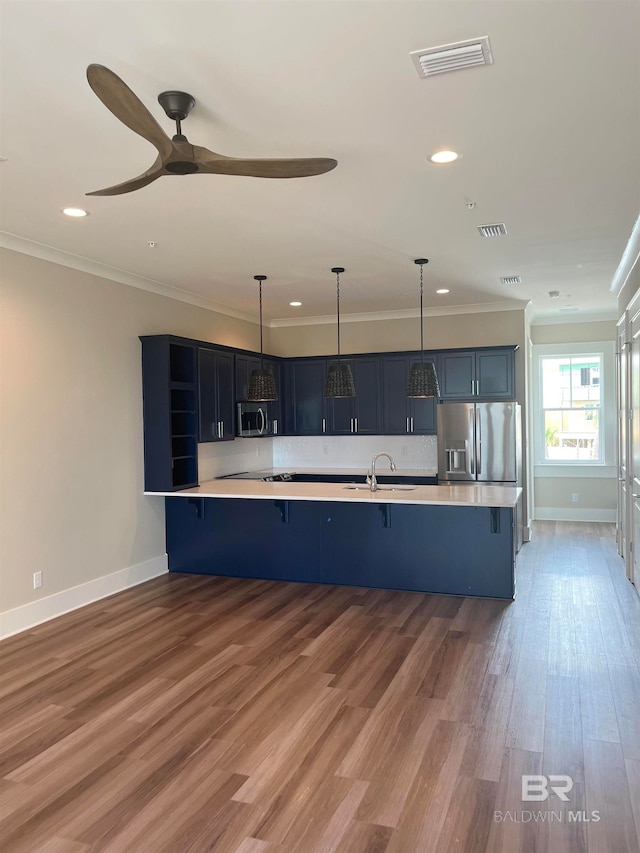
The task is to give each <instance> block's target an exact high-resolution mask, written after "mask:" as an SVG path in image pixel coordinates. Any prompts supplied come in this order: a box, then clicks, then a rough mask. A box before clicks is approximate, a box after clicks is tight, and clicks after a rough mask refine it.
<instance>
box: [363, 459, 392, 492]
mask: <svg viewBox="0 0 640 853" xmlns="http://www.w3.org/2000/svg"><path fill="white" fill-rule="evenodd" d="M381 456H386V457H387V459H388V460H389V467H390V468H391V470H392V471H395V470H396V463H395V462H394V461H393V456H391V454H389V453H385V452H384V451H383V452H382V453H376V454H375V456H374V457H373V459H372V460H371V470H370V471H367V485H368V486H369V487H370V488H371V491H372V492H375V491H377V489H378V481H377V480H376V462H377V460H378V459H380V457H381Z"/></svg>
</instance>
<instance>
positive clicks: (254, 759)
mask: <svg viewBox="0 0 640 853" xmlns="http://www.w3.org/2000/svg"><path fill="white" fill-rule="evenodd" d="M613 532H614V531H613V526H612V525H607V524H584V523H583V524H570V523H562V524H560V523H553V522H541V523H538V524H537V525H536V528H535V534H534V539H533V541H532V542H531V543H529V544H528V545H525V546H524V548H523V549H522V551H521V553H520V555H519V557H518V566H517V597H516V600H515V602H513V603H506V602H500V601H492V600H482V599H470V598H467V599H465V598H452V597H446V596H429V595H422V594H419V593H406V592H389V591H385V590H368V589H357V588H352V587H349V588H348V587H323V586H316V585H304V584H292V583H275V582H274V583H271V582H265V581H250V580H237V579H225V578H212V577H201V576H186V575H185V576H180V575H169V576H164V577H162V578H158V579H157V580H154V581H151V582H149V583H146V584H144V585H141V586H138V587H136V588H134V589H132V590H129V591H127V592H124V593H121V594H119V595H115V596H113V597H111V598H110V599H106V600H103V601H100V602H97V603H95V604H93V605H90V606H89V607H85V608H83V609H82V610H78V611H75V612H73V613H70V614H68V615H66V616H63V617H61V618H59V619H57V620H55V621H52V622H49V623H47V624H44V625H41V626H39V627H37V628H34V629H33V630H31V631H28V632H25V633H23V634H21V635H18V636H16V637H14V638H10V639H8V640H5V641H4V642H3V643H2V644H0V673H1V681H0V720H1V721H2V722H1V726H2V728H1V733H0V766H1V768H2V769H1V773H0V839H2V850H3V851H4V852H5V853H22V851H24V852H25V853H45V851H46V853H84V852H85V851H115V853H125V851H135V853H165V851H167V853H168V851H175V853H188V851H192V853H195V852H196V851H208V850H211V851H220V853H227V851H228V853H262V851H266V853H276V851H278V853H306V851H309V853H311V851H322V853H325V851H327V853H328V851H340V853H361V851H362V853H364V851H369V853H383V851H387V853H413V851H415V853H430V851H433V853H453V851H460V853H484V851H486V853H518V851H524V853H529V851H531V853H533V851H536V853H564V851H566V853H580V851H590V853H594V851H598V853H606V852H607V851H611V853H614V851H615V853H624V851H635V853H638V851H639V850H640V847H639V844H638V838H639V836H640V669H639V664H640V598H639V597H638V595H637V593H636V592H635V590H634V589H633V588H632V587H631V585H630V584H629V583H628V581H627V580H626V578H625V577H624V569H623V565H622V562H621V560H620V558H619V557H618V556H617V555H616V553H615V543H614V540H613ZM523 774H544V775H546V776H552V775H556V776H557V775H561V776H569V777H571V780H572V782H573V787H572V789H571V790H570V791H569V793H568V797H569V799H568V800H567V801H565V800H563V799H561V798H560V797H559V796H557V795H556V794H555V793H553V792H551V795H550V797H549V799H548V800H546V801H524V802H523V800H522V775H523ZM550 784H551V785H554V784H555V785H556V787H558V786H559V790H560V792H561V793H562V790H563V786H564V785H565V782H564V781H563V780H560V781H558V780H555V782H554V780H553V779H552V780H550ZM549 790H550V791H551V789H549ZM565 796H566V795H565ZM598 817H599V820H597V819H596V818H598ZM586 818H589V819H588V820H587V819H586Z"/></svg>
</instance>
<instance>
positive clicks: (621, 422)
mask: <svg viewBox="0 0 640 853" xmlns="http://www.w3.org/2000/svg"><path fill="white" fill-rule="evenodd" d="M617 325H618V330H617V345H616V399H617V426H618V506H617V523H616V542H617V545H618V553H619V554H620V556H621V557H622V559H623V560H624V562H625V566H627V573H628V566H629V550H628V542H629V541H630V537H629V498H628V493H629V488H628V486H629V465H628V458H629V429H628V425H629V387H628V382H629V372H630V371H629V355H630V352H631V344H630V342H629V332H628V324H627V315H626V313H625V314H624V315H623V316H622V317H621V318H620V320H619V321H618V324H617Z"/></svg>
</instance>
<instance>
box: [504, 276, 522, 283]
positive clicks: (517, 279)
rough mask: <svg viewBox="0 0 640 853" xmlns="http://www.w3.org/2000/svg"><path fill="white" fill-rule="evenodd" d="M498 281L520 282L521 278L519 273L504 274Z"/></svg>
mask: <svg viewBox="0 0 640 853" xmlns="http://www.w3.org/2000/svg"><path fill="white" fill-rule="evenodd" d="M500 281H501V282H502V283H503V284H522V278H521V277H520V276H519V275H504V276H502V278H501V279H500Z"/></svg>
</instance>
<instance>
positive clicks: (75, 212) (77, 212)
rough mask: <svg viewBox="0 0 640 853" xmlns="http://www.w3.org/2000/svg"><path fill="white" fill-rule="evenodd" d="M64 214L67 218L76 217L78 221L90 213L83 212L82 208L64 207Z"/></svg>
mask: <svg viewBox="0 0 640 853" xmlns="http://www.w3.org/2000/svg"><path fill="white" fill-rule="evenodd" d="M62 212H63V213H64V215H65V216H75V217H76V218H77V219H79V218H80V217H82V216H88V215H89V211H88V210H83V209H82V208H81V207H64V208H63V209H62Z"/></svg>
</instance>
